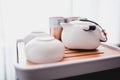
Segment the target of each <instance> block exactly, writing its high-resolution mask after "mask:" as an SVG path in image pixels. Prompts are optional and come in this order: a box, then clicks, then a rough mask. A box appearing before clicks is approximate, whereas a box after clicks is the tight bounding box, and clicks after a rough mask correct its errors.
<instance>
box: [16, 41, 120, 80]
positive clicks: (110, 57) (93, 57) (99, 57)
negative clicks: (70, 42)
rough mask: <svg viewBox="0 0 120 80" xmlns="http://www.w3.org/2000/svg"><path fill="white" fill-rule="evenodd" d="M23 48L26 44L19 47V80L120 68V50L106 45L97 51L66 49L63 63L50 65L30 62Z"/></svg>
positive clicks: (17, 58) (17, 70) (45, 79)
mask: <svg viewBox="0 0 120 80" xmlns="http://www.w3.org/2000/svg"><path fill="white" fill-rule="evenodd" d="M19 42H20V41H19ZM23 48H24V43H20V44H19V45H17V53H16V63H15V70H16V76H17V78H18V80H33V79H35V80H51V79H59V78H65V77H70V76H76V75H82V74H87V73H91V72H97V71H102V70H107V69H112V68H117V67H120V64H119V63H120V49H119V48H115V47H112V46H109V45H105V44H101V46H100V47H98V48H97V49H95V50H70V49H65V55H64V58H63V59H62V60H61V61H59V62H55V63H48V64H35V63H32V62H30V61H28V60H27V59H26V56H25V53H24V49H23Z"/></svg>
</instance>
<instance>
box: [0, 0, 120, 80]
mask: <svg viewBox="0 0 120 80" xmlns="http://www.w3.org/2000/svg"><path fill="white" fill-rule="evenodd" d="M119 7H120V0H1V9H0V11H1V14H0V15H1V16H2V19H1V20H2V21H1V22H2V24H3V25H0V26H2V27H0V30H1V29H2V30H1V32H0V34H1V33H2V35H4V36H3V37H4V42H5V44H4V45H5V57H6V63H7V64H6V71H7V73H6V77H7V80H14V79H15V77H14V67H13V62H14V57H15V56H14V54H15V53H16V50H15V42H16V40H17V39H20V38H24V37H25V36H26V35H27V34H28V33H30V32H32V31H36V30H37V31H45V32H47V33H49V17H52V16H63V17H69V16H80V17H87V18H88V19H91V20H93V21H96V22H98V23H99V24H100V25H101V26H102V27H103V28H105V29H106V32H107V33H108V43H120V35H119V34H120V32H119V28H120V22H119V21H120V9H119ZM0 39H1V38H0Z"/></svg>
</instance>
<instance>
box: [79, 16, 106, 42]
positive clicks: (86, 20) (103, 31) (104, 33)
mask: <svg viewBox="0 0 120 80" xmlns="http://www.w3.org/2000/svg"><path fill="white" fill-rule="evenodd" d="M79 21H85V22H91V23H94V24H95V25H97V26H99V27H100V28H101V30H102V33H103V35H104V36H105V40H100V42H106V41H107V40H108V38H107V34H106V32H105V30H104V29H103V28H102V27H101V26H100V25H99V24H98V23H96V22H94V21H91V20H88V19H86V18H85V19H79Z"/></svg>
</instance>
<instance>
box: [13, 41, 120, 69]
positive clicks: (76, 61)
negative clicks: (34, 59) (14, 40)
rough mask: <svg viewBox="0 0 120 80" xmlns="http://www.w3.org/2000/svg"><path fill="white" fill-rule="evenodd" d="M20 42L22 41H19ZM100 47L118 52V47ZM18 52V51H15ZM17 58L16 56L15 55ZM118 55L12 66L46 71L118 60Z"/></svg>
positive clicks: (16, 63) (15, 64)
mask: <svg viewBox="0 0 120 80" xmlns="http://www.w3.org/2000/svg"><path fill="white" fill-rule="evenodd" d="M19 41H22V40H19ZM101 45H103V46H107V47H109V48H111V49H114V50H117V51H120V49H119V48H118V47H115V46H112V45H111V44H104V43H102V44H101ZM17 51H18V50H17ZM16 56H18V55H16ZM119 57H120V55H112V56H105V57H100V58H98V57H97V58H92V59H85V60H73V61H65V62H56V63H48V64H42V65H41V64H40V65H32V66H26V65H21V64H19V63H18V62H17V61H18V60H17V61H16V62H15V63H14V66H15V67H16V68H18V69H22V70H33V69H46V68H52V67H60V66H67V65H74V64H83V63H87V62H94V61H100V60H105V59H113V58H119Z"/></svg>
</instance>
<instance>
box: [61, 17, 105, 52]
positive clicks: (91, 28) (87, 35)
mask: <svg viewBox="0 0 120 80" xmlns="http://www.w3.org/2000/svg"><path fill="white" fill-rule="evenodd" d="M61 26H62V27H63V31H62V36H61V39H62V42H63V44H64V45H65V47H67V48H69V49H88V50H89V49H96V48H97V47H99V46H100V43H101V42H106V41H107V36H106V33H105V32H104V30H103V29H102V27H101V26H100V25H98V24H97V23H96V22H93V21H91V20H87V19H80V20H75V21H71V22H69V23H61Z"/></svg>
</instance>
